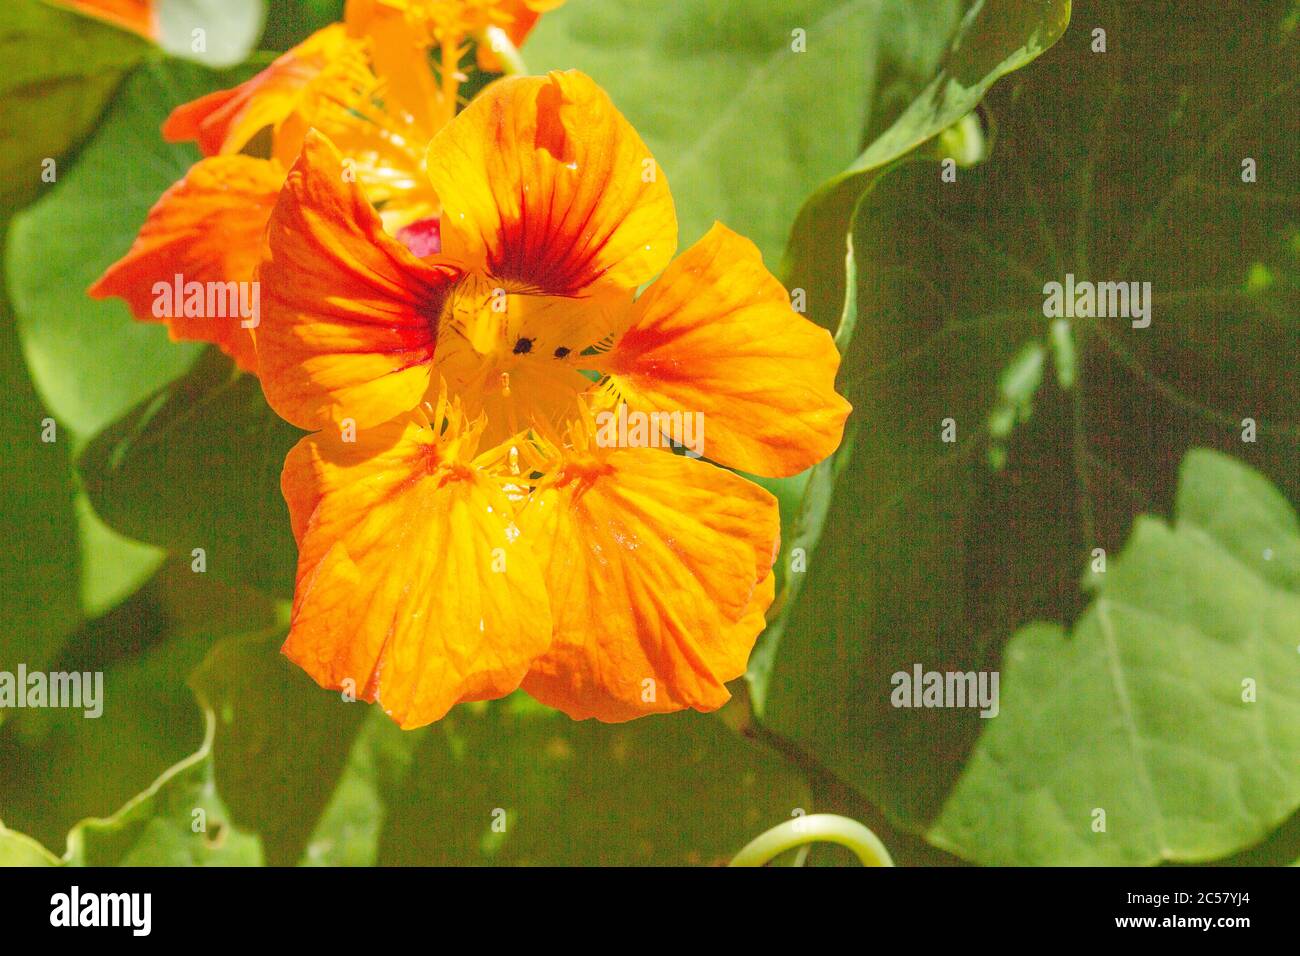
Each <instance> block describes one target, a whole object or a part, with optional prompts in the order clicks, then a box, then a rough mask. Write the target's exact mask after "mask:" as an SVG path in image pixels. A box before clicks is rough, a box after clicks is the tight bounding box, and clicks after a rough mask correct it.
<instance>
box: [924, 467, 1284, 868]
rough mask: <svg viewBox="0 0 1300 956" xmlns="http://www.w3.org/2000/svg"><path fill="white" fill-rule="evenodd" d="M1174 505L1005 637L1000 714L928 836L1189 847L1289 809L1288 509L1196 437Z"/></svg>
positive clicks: (1074, 851) (1205, 854)
mask: <svg viewBox="0 0 1300 956" xmlns="http://www.w3.org/2000/svg"><path fill="white" fill-rule="evenodd" d="M1175 511H1176V515H1177V521H1176V522H1175V523H1174V524H1173V525H1172V526H1169V525H1166V524H1165V523H1164V522H1162V521H1159V520H1158V519H1155V518H1149V517H1143V518H1139V519H1138V522H1137V524H1136V525H1135V527H1134V529H1133V534H1132V537H1131V538H1130V540H1129V543H1128V545H1127V546H1126V547H1125V549H1124V552H1123V554H1122V555H1120V556H1119V558H1118V559H1117V560H1116V561H1115V562H1114V563H1113V564H1112V565H1111V567H1110V568H1109V570H1108V571H1107V572H1106V573H1105V574H1102V575H1098V576H1097V578H1098V580H1097V584H1096V587H1097V593H1096V596H1095V599H1094V600H1093V602H1092V604H1091V605H1090V606H1089V608H1088V610H1087V611H1086V612H1084V614H1083V616H1082V617H1081V618H1080V619H1079V621H1078V623H1077V624H1076V625H1075V627H1074V631H1073V633H1072V634H1068V635H1067V634H1066V632H1065V631H1064V629H1062V628H1061V627H1060V626H1058V625H1056V624H1043V623H1036V624H1031V625H1029V626H1027V627H1025V628H1023V629H1022V630H1021V631H1019V632H1018V633H1017V634H1016V636H1015V637H1014V638H1013V639H1012V640H1011V643H1010V644H1009V645H1008V646H1007V650H1006V654H1005V657H1004V662H1003V680H1002V687H1003V691H1004V693H1003V695H1002V711H1003V714H1002V716H1000V717H998V718H997V719H995V720H992V721H990V722H989V728H988V730H987V731H985V733H984V735H983V736H982V737H981V738H980V741H979V744H978V746H977V747H976V749H975V752H974V753H973V754H972V755H971V759H970V761H969V763H968V765H967V767H966V770H965V772H964V773H963V774H962V777H961V779H960V780H959V781H958V783H957V786H956V788H955V789H954V791H953V793H952V796H951V797H950V798H949V800H948V802H947V804H946V805H945V807H944V809H943V813H942V814H941V815H940V817H939V819H938V820H937V821H936V823H935V825H934V827H933V830H932V832H931V839H932V840H933V841H934V842H935V843H937V844H938V845H940V846H944V847H947V848H950V849H952V850H953V851H954V852H957V853H960V854H961V855H962V856H965V857H967V858H968V859H972V860H978V861H979V862H982V863H991V864H1026V863H1028V864H1040V863H1083V864H1111V865H1115V864H1119V865H1133V864H1149V863H1157V862H1161V861H1163V860H1205V859H1214V858H1216V857H1220V856H1224V855H1226V854H1228V853H1231V852H1233V851H1235V850H1238V849H1240V848H1242V847H1247V846H1251V845H1252V844H1254V843H1257V842H1258V841H1259V840H1261V839H1263V838H1264V837H1265V836H1266V835H1267V834H1268V833H1269V831H1270V830H1272V829H1273V828H1274V827H1276V826H1277V825H1278V824H1279V823H1281V822H1282V821H1283V820H1284V819H1286V817H1287V816H1288V815H1289V814H1290V813H1292V812H1293V811H1294V810H1295V809H1296V808H1297V807H1300V655H1297V654H1296V650H1297V640H1298V639H1300V522H1297V520H1296V514H1295V511H1294V510H1293V509H1292V508H1291V507H1290V506H1289V505H1288V504H1287V502H1286V500H1285V499H1284V498H1283V497H1282V496H1281V495H1280V494H1279V493H1278V492H1277V490H1276V489H1275V488H1273V487H1272V485H1270V484H1269V483H1268V482H1267V481H1266V480H1265V479H1264V478H1262V477H1261V476H1260V475H1259V474H1258V473H1256V472H1254V471H1252V470H1251V469H1249V468H1246V467H1244V466H1242V465H1240V464H1238V463H1236V462H1234V461H1232V460H1231V459H1229V458H1227V457H1226V456H1223V455H1220V454H1218V453H1215V452H1205V451H1194V452H1192V453H1191V454H1189V455H1188V456H1187V460H1186V463H1185V464H1184V466H1183V470H1182V480H1181V483H1180V485H1179V489H1178V499H1177V506H1176V509H1175ZM1246 682H1249V685H1250V688H1249V689H1247V685H1246ZM1099 810H1101V811H1104V812H1105V818H1104V824H1105V828H1104V830H1102V829H1101V828H1100V826H1094V823H1095V821H1101V820H1102V818H1101V817H1100V816H1099V815H1098V811H1099Z"/></svg>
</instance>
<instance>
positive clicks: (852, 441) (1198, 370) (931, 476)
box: [758, 2, 1300, 857]
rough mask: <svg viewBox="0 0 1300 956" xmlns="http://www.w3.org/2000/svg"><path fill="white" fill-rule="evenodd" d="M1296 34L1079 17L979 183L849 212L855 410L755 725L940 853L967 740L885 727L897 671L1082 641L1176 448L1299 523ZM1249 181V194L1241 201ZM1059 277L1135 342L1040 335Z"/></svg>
mask: <svg viewBox="0 0 1300 956" xmlns="http://www.w3.org/2000/svg"><path fill="white" fill-rule="evenodd" d="M1290 10H1291V4H1289V3H1283V2H1278V3H1268V4H1253V3H1252V4H1246V3H1220V4H1214V5H1206V6H1201V7H1197V8H1195V9H1189V8H1187V7H1186V6H1185V5H1179V4H1173V3H1145V4H1127V3H1108V4H1099V5H1098V6H1096V7H1094V8H1090V10H1089V13H1088V18H1087V19H1084V20H1076V23H1075V25H1074V26H1072V27H1071V29H1070V30H1068V31H1067V33H1066V36H1065V37H1064V38H1063V39H1062V40H1061V42H1059V43H1058V44H1057V45H1056V46H1055V47H1054V48H1053V49H1052V50H1050V51H1048V52H1047V53H1046V54H1045V55H1044V56H1043V57H1042V59H1041V60H1040V61H1039V62H1037V63H1036V64H1034V65H1033V66H1032V67H1031V68H1030V69H1028V70H1026V71H1023V72H1022V73H1019V74H1017V75H1016V76H1015V77H1013V78H1012V79H1011V80H1009V81H1007V82H1006V83H1004V84H1001V85H999V86H998V87H996V88H995V89H994V90H993V91H992V93H991V94H990V95H989V97H988V98H987V99H986V100H985V106H986V108H987V109H988V110H989V112H990V114H991V116H992V118H993V120H994V126H995V128H996V130H997V136H996V140H995V143H994V146H993V150H992V154H991V156H990V158H989V159H988V161H987V162H985V163H983V164H981V165H978V166H975V167H973V168H969V169H962V170H960V171H959V172H958V175H957V178H956V181H955V182H951V183H945V182H943V181H942V179H941V178H940V171H939V169H938V168H937V167H935V166H933V165H930V164H908V165H905V166H901V167H898V168H896V169H894V170H892V171H890V172H889V173H888V174H887V175H885V176H883V177H882V178H881V179H879V180H878V181H877V182H876V184H875V186H874V188H873V189H872V190H871V191H870V192H869V193H868V194H867V195H866V197H865V198H864V199H863V201H862V204H861V206H860V208H859V211H858V213H857V219H856V222H855V227H854V245H855V249H856V258H855V261H856V265H857V272H858V276H857V299H858V311H859V312H860V314H861V315H862V317H863V318H862V320H861V321H859V322H858V324H857V328H856V332H855V334H854V335H853V336H852V338H851V341H850V342H849V343H848V344H847V352H846V355H845V362H844V368H843V371H842V376H841V385H842V388H843V390H844V391H845V393H846V394H847V395H848V397H849V398H850V399H851V400H852V401H853V403H854V405H855V408H856V411H855V413H854V415H853V417H852V419H851V420H850V436H849V439H848V440H846V443H845V446H844V448H843V449H842V451H841V452H840V453H839V454H838V455H837V456H836V458H835V459H833V460H832V461H831V462H829V463H827V464H826V465H825V466H823V470H824V471H825V473H826V477H827V480H825V481H823V482H821V483H820V485H819V486H818V487H819V488H820V489H821V493H822V494H823V495H824V496H825V497H823V498H822V499H816V498H815V497H813V496H810V498H809V499H808V500H806V502H805V509H806V510H816V509H824V513H825V515H826V519H825V523H824V531H823V533H822V534H821V537H820V541H819V542H816V550H815V551H814V552H813V554H812V557H811V559H810V562H809V565H808V572H807V577H806V579H805V580H804V581H803V582H802V584H803V586H802V589H801V590H800V592H799V594H798V596H797V599H796V600H793V601H790V602H787V604H786V606H785V608H784V615H783V617H782V618H781V620H780V621H778V623H777V628H776V629H777V631H778V632H779V633H780V635H781V639H780V644H779V646H778V647H776V648H774V649H773V648H770V647H769V650H772V651H773V653H772V656H771V657H770V658H769V660H770V661H771V662H772V664H771V669H770V671H768V672H767V673H765V674H762V675H758V676H760V677H763V678H765V679H766V680H767V681H768V683H767V693H766V696H765V697H763V698H762V699H761V704H762V708H763V716H764V720H765V722H766V724H767V725H768V726H769V727H770V728H772V729H774V730H776V731H777V732H779V733H781V734H782V735H783V736H785V737H787V738H789V739H790V740H792V741H794V742H795V743H796V744H797V745H798V746H799V747H801V748H802V749H804V750H805V751H807V752H808V754H810V755H811V756H813V757H815V758H816V759H818V760H819V761H821V762H822V763H823V764H825V765H826V766H828V767H829V768H830V769H832V770H833V771H834V772H836V773H837V774H839V775H840V776H841V777H843V778H844V779H845V780H847V781H849V782H850V783H852V784H853V785H854V786H856V787H858V788H859V789H860V790H861V791H862V792H863V793H865V794H866V795H867V796H869V797H870V798H871V799H872V800H873V801H874V802H876V803H877V804H878V805H880V806H881V807H882V809H883V810H884V811H885V812H886V814H887V815H888V816H889V817H890V819H891V820H893V821H894V822H895V823H897V824H898V825H900V826H905V827H908V828H910V829H912V830H914V831H916V832H935V833H937V832H938V831H934V830H932V827H933V824H934V820H935V819H936V817H937V816H938V815H939V813H940V812H941V811H942V810H943V807H944V805H945V804H946V802H947V801H948V798H949V796H950V794H951V791H952V788H953V786H954V783H955V781H956V779H957V777H958V775H959V774H960V773H961V771H962V768H963V765H964V764H965V763H966V760H967V758H968V756H969V753H970V751H971V748H972V747H973V746H974V744H975V741H976V738H977V737H978V735H979V734H980V733H981V731H982V730H983V729H984V724H985V722H984V721H982V720H980V719H979V718H978V716H976V714H975V713H974V712H973V711H971V710H968V709H957V710H953V709H926V710H905V709H896V708H894V707H892V706H891V705H890V700H889V691H890V678H891V675H892V674H894V673H896V672H898V671H910V670H911V668H912V667H913V666H914V665H915V664H917V663H920V664H922V665H923V666H924V667H925V668H927V669H932V670H958V671H969V670H990V669H996V667H997V666H998V661H999V658H1000V657H1001V654H1002V646H1003V644H1004V642H1005V641H1006V640H1007V638H1008V637H1009V635H1010V634H1011V632H1012V631H1014V630H1015V628H1016V627H1017V626H1019V625H1022V624H1025V623H1027V622H1029V621H1033V620H1040V619H1041V620H1053V621H1069V620H1073V619H1075V618H1076V617H1077V616H1078V615H1079V614H1080V613H1081V612H1082V610H1083V607H1084V604H1085V597H1084V595H1082V594H1081V593H1080V591H1079V589H1078V586H1077V581H1078V578H1079V576H1080V574H1081V572H1082V571H1083V569H1084V567H1085V566H1086V564H1087V563H1088V562H1090V561H1092V560H1094V558H1093V552H1094V549H1098V548H1101V549H1105V551H1107V552H1114V551H1115V550H1116V549H1117V548H1118V547H1119V546H1120V545H1121V544H1122V542H1123V541H1124V538H1125V535H1127V534H1128V532H1129V530H1130V528H1131V527H1132V526H1133V520H1134V517H1135V516H1136V515H1137V514H1140V513H1142V512H1147V511H1164V510H1167V508H1168V503H1169V502H1170V501H1171V499H1172V495H1173V491H1174V487H1175V480H1176V463H1177V462H1179V461H1180V460H1182V457H1183V455H1184V454H1185V453H1186V451H1187V450H1188V449H1189V448H1190V447H1193V446H1197V445H1201V446H1208V447H1212V448H1218V449H1220V450H1222V451H1225V452H1230V453H1231V454H1233V455H1235V456H1237V457H1240V458H1242V459H1244V460H1245V461H1247V462H1248V463H1250V464H1252V465H1254V466H1255V467H1257V468H1259V469H1260V470H1261V471H1263V472H1264V473H1265V474H1266V475H1267V476H1268V477H1270V478H1271V479H1272V480H1273V481H1275V482H1276V483H1277V484H1278V485H1279V487H1280V488H1281V489H1282V491H1283V493H1284V494H1286V495H1287V496H1288V497H1290V498H1292V499H1295V498H1296V497H1297V496H1300V476H1298V475H1297V473H1296V470H1295V462H1296V460H1297V446H1298V445H1300V423H1298V422H1297V420H1296V419H1297V409H1300V382H1298V381H1297V379H1296V378H1295V376H1294V375H1293V374H1291V372H1292V370H1293V366H1294V356H1295V355H1296V354H1298V352H1300V323H1298V322H1297V321H1296V318H1295V317H1296V316H1297V314H1300V243H1298V242H1297V239H1296V227H1295V210H1296V208H1297V206H1298V205H1300V192H1298V191H1297V185H1296V184H1297V183H1300V157H1298V156H1297V153H1296V150H1295V148H1294V147H1295V143H1296V142H1297V139H1298V138H1300V109H1297V108H1296V107H1297V84H1298V83H1300V69H1298V68H1297V67H1298V66H1300V62H1298V60H1297V47H1298V45H1300V44H1298V42H1297V37H1296V35H1295V32H1294V31H1293V30H1292V31H1288V30H1287V29H1285V27H1284V25H1285V24H1286V23H1287V22H1288V20H1287V17H1288V14H1289V13H1290ZM1174 24H1176V28H1175V27H1173V26H1171V25H1174ZM1098 25H1102V26H1104V29H1105V30H1106V43H1107V49H1106V52H1104V53H1102V52H1093V50H1092V47H1093V44H1094V42H1096V41H1095V39H1094V33H1093V30H1094V27H1097V26H1098ZM1245 158H1251V159H1253V160H1254V161H1255V162H1256V163H1257V166H1258V170H1259V171H1260V176H1259V181H1258V182H1254V183H1246V182H1243V181H1242V172H1243V165H1242V161H1243V159H1245ZM1068 273H1073V274H1074V275H1076V276H1077V277H1078V278H1079V279H1080V280H1084V279H1089V280H1092V281H1102V280H1115V281H1119V280H1125V281H1149V282H1152V283H1153V286H1154V291H1155V296H1154V310H1153V315H1152V320H1151V324H1150V326H1149V327H1145V328H1134V327H1133V324H1132V320H1130V319H1128V318H1076V319H1073V320H1069V319H1067V320H1064V321H1055V320H1052V319H1048V318H1045V317H1044V302H1045V294H1044V292H1045V284H1046V283H1048V282H1051V281H1057V282H1064V281H1065V279H1066V275H1067V274H1068ZM1243 419H1251V420H1253V421H1254V422H1255V423H1257V424H1258V434H1257V435H1251V433H1250V432H1249V430H1243ZM945 420H951V422H950V424H951V426H952V427H954V428H955V429H956V433H955V437H956V441H955V442H953V443H947V442H944V441H943V440H942V435H943V431H944V423H945ZM1243 436H1244V437H1246V438H1251V437H1253V438H1254V439H1255V440H1253V441H1243ZM1225 600H1228V598H1226V597H1225ZM1039 633H1042V632H1039ZM1172 704H1173V701H1172V699H1171V706H1172ZM1013 706H1023V705H1017V704H1016V702H1015V701H1014V700H1009V701H1008V703H1007V704H1006V706H1005V707H1004V710H1003V717H1000V718H999V720H1007V721H1010V720H1011V719H1013V715H1012V712H1011V708H1012V707H1013ZM1274 796H1277V795H1276V794H1275V795H1274ZM1283 802H1284V801H1283ZM1206 805H1207V806H1208V805H1210V804H1209V802H1208V798H1207V804H1206ZM1015 806H1017V807H1018V808H1019V809H1020V810H1021V811H1024V809H1025V808H1024V806H1023V804H1015ZM1266 816H1267V815H1266V814H1261V815H1260V816H1259V817H1257V818H1256V819H1255V821H1254V824H1253V829H1251V828H1245V829H1242V830H1240V831H1237V833H1236V836H1235V838H1236V839H1246V834H1247V831H1248V829H1250V832H1253V833H1254V834H1255V837H1257V836H1258V828H1259V826H1261V825H1262V821H1263V820H1264V819H1265V817H1266ZM1128 837H1129V838H1135V836H1134V834H1132V833H1131V832H1130V833H1129V834H1128ZM1231 843H1232V840H1231V839H1219V840H1218V842H1214V841H1210V840H1208V839H1207V840H1206V842H1205V844H1204V846H1203V847H1202V850H1203V851H1204V852H1221V853H1227V852H1231V851H1232V850H1233V849H1234V847H1233V846H1232V845H1231ZM1133 846H1136V844H1133V845H1131V846H1130V852H1131V853H1132V854H1136V855H1140V851H1138V850H1136V849H1133ZM1211 846H1212V847H1213V848H1214V849H1213V850H1212V851H1211V850H1210V849H1208V848H1209V847H1211ZM1235 848H1238V849H1239V848H1241V845H1240V844H1239V845H1238V846H1237V847H1235ZM966 849H967V850H968V851H969V848H966ZM1038 849H1040V850H1042V851H1043V852H1047V850H1046V848H1042V847H1039V848H1038ZM1177 851H1178V852H1179V853H1182V854H1187V855H1191V856H1195V855H1197V854H1198V853H1199V852H1201V851H1199V850H1189V849H1188V848H1187V847H1186V846H1180V847H1178V848H1177ZM1060 852H1061V853H1062V856H1063V857H1064V856H1065V855H1067V854H1068V853H1069V852H1071V848H1068V847H1062V848H1061V849H1060Z"/></svg>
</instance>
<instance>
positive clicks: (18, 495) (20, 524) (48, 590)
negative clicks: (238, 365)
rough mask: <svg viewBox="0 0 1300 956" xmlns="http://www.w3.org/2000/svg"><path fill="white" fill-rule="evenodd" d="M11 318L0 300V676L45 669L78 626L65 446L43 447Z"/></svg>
mask: <svg viewBox="0 0 1300 956" xmlns="http://www.w3.org/2000/svg"><path fill="white" fill-rule="evenodd" d="M11 318H12V317H11V316H10V315H9V310H8V309H7V308H6V305H5V302H4V299H3V295H2V293H0V445H3V447H4V449H5V454H4V456H3V458H0V476H3V479H4V487H5V489H6V494H4V495H3V496H0V522H2V523H3V527H4V528H6V529H7V531H8V535H9V541H8V543H7V544H6V546H5V547H4V548H0V589H3V593H4V594H5V595H6V600H7V601H9V602H10V606H11V607H12V608H13V610H14V613H13V614H11V615H9V616H8V620H9V623H8V625H7V626H6V627H5V628H3V629H0V670H7V671H12V670H14V668H15V667H16V666H17V665H18V664H19V663H27V664H28V666H31V667H39V666H41V665H43V664H44V662H45V661H46V660H47V659H48V658H49V657H50V656H51V655H53V653H54V652H55V650H56V649H57V648H58V645H59V643H61V641H62V640H63V638H64V637H65V636H66V635H67V634H68V633H69V632H70V631H72V630H73V629H74V628H75V627H76V626H77V623H78V622H79V621H80V619H81V602H80V600H79V598H78V587H79V583H80V580H81V549H80V548H79V547H78V541H77V535H78V528H77V514H76V510H75V504H74V503H75V500H76V485H75V483H74V481H73V476H72V463H71V460H70V452H69V447H68V446H69V442H68V441H67V440H66V439H65V440H63V441H59V440H57V439H58V433H57V425H54V426H53V427H54V428H55V432H54V437H55V439H56V440H55V441H53V442H45V441H42V440H41V434H42V431H46V430H47V429H48V428H49V427H51V425H53V420H52V419H51V420H48V421H47V418H48V416H47V414H46V412H45V409H44V408H42V406H41V402H40V399H39V398H37V396H36V393H35V391H34V390H33V389H32V384H31V381H30V379H29V378H28V376H27V367H26V365H24V364H23V357H22V352H21V351H20V349H19V344H18V336H17V333H16V332H15V331H14V327H13V323H12V321H11ZM46 434H47V435H48V434H49V432H48V431H46ZM0 714H2V712H0ZM0 719H2V716H0Z"/></svg>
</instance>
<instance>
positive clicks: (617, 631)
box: [519, 448, 779, 721]
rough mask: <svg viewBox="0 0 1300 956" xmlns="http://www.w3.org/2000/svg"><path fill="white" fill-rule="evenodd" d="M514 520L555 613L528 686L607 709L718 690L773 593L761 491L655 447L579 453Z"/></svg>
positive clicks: (564, 701) (660, 703)
mask: <svg viewBox="0 0 1300 956" xmlns="http://www.w3.org/2000/svg"><path fill="white" fill-rule="evenodd" d="M519 524H520V529H521V531H522V534H523V540H525V541H527V542H528V543H529V545H530V547H531V548H532V550H533V552H534V554H536V555H537V561H538V563H539V565H540V566H541V568H542V573H543V574H544V575H545V579H546V586H547V590H548V592H549V593H550V606H551V612H552V617H553V621H554V638H553V641H552V644H551V647H550V649H549V650H548V651H547V652H546V653H545V654H544V655H543V656H542V657H541V658H540V659H539V660H538V661H537V662H536V663H535V664H534V665H533V667H532V669H531V670H530V671H529V673H528V676H527V677H526V678H525V679H524V683H523V687H524V689H525V690H526V691H528V692H529V693H530V694H532V695H533V696H534V697H536V698H537V699H538V700H540V701H541V702H542V703H544V704H547V705H548V706H551V707H556V708H558V709H560V710H562V711H564V712H565V713H567V714H568V715H569V716H571V717H574V718H576V719H582V718H587V717H596V718H598V719H600V720H605V721H622V720H630V719H632V718H634V717H640V716H644V715H645V714H651V713H663V712H667V711H675V710H682V709H685V708H694V709H696V710H702V711H708V710H715V709H716V708H718V707H720V706H721V705H722V704H723V703H725V702H726V700H727V699H728V697H729V696H730V695H729V692H728V691H727V689H726V687H725V684H726V682H727V681H730V680H734V679H735V678H737V677H739V676H740V675H741V674H742V673H744V670H745V666H746V663H747V662H748V660H749V652H750V650H751V649H752V648H753V645H754V641H755V640H756V639H757V637H758V635H759V633H760V632H761V631H762V629H763V613H764V612H765V611H766V610H767V607H768V605H770V604H771V601H772V595H773V584H772V574H771V567H772V562H773V560H774V558H775V554H776V548H777V543H778V534H779V517H778V514H777V505H776V500H775V499H774V498H773V497H772V496H771V495H770V494H768V492H766V491H765V490H763V489H762V488H760V487H759V486H757V485H755V484H753V483H752V482H749V481H746V480H745V479H743V478H741V477H739V476H738V475H735V474H732V473H731V472H728V471H725V470H723V469H721V468H717V467H715V466H713V465H710V464H708V463H707V462H702V461H695V460H692V459H690V458H686V457H684V456H678V455H673V454H670V453H668V452H665V451H662V450H656V449H648V448H639V449H615V450H611V451H604V452H600V451H595V452H587V453H584V454H582V455H578V456H575V457H573V458H570V459H569V460H567V461H566V462H565V464H564V465H563V466H562V467H561V468H560V469H559V470H558V471H557V472H556V473H555V474H554V475H553V476H552V477H551V478H549V479H546V480H545V481H544V482H543V484H542V485H541V487H539V488H538V490H537V491H536V492H535V493H534V495H533V496H532V498H531V499H530V501H529V503H528V504H527V505H526V506H525V507H524V508H523V510H522V511H521V513H520V516H519Z"/></svg>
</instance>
